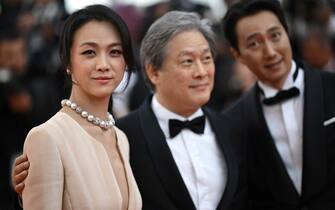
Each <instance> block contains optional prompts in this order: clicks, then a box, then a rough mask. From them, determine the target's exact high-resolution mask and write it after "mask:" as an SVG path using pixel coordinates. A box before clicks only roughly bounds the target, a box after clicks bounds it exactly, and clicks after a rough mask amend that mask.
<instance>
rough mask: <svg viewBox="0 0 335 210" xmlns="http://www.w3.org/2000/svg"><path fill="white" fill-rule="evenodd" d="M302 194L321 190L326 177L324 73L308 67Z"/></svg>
mask: <svg viewBox="0 0 335 210" xmlns="http://www.w3.org/2000/svg"><path fill="white" fill-rule="evenodd" d="M304 72H305V91H304V119H303V121H304V122H303V141H304V142H303V179H302V198H303V199H306V200H308V199H310V197H311V196H312V195H313V194H316V193H318V192H319V191H320V190H321V188H322V186H323V185H324V184H325V182H326V179H327V176H326V175H327V165H326V160H327V157H326V155H327V154H326V152H325V151H326V142H325V139H326V137H325V136H326V135H325V130H324V127H323V120H324V104H323V102H324V99H323V90H322V81H321V75H320V74H319V73H318V72H316V71H312V70H309V69H308V68H305V70H304Z"/></svg>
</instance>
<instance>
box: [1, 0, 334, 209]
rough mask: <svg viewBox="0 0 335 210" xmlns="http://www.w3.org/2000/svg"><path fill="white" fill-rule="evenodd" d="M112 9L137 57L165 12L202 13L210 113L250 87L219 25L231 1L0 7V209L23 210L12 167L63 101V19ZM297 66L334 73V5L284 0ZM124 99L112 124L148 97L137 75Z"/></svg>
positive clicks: (18, 1) (76, 0)
mask: <svg viewBox="0 0 335 210" xmlns="http://www.w3.org/2000/svg"><path fill="white" fill-rule="evenodd" d="M94 3H101V4H105V5H108V6H110V7H112V8H113V9H115V10H116V11H117V12H118V13H119V14H120V15H121V16H122V17H123V18H124V20H125V21H126V23H127V24H128V26H129V29H130V32H131V35H132V38H133V42H134V46H135V55H136V56H135V57H137V58H138V57H139V56H138V50H139V46H140V42H141V39H142V37H143V36H144V33H145V31H146V30H147V28H148V27H149V26H150V24H151V23H152V22H153V21H154V20H156V19H157V18H158V17H160V16H161V15H163V14H164V13H166V12H167V11H170V10H185V11H194V12H197V13H199V14H200V15H201V16H202V17H205V18H208V19H210V20H211V22H212V23H213V28H214V30H215V32H216V33H217V42H218V45H217V46H218V51H219V53H218V56H217V57H216V59H215V64H216V76H215V87H214V90H213V93H212V98H211V101H210V102H209V103H208V106H210V107H212V108H214V109H216V110H223V109H224V108H226V107H227V106H228V105H229V104H231V103H232V102H234V101H235V100H236V99H237V98H239V97H240V96H241V95H242V94H243V93H244V92H245V91H246V90H248V89H249V88H250V87H251V86H252V85H253V83H254V82H255V77H254V76H253V75H252V74H251V73H249V71H248V70H247V69H246V67H245V66H243V65H241V64H240V63H237V62H236V61H234V60H233V58H232V57H231V55H230V54H229V49H228V45H227V43H226V42H225V41H224V40H223V35H222V32H221V30H220V26H219V23H220V19H221V18H222V17H223V15H224V14H225V12H226V8H227V7H229V5H230V4H231V3H233V0H170V1H168V0H100V1H97V0H95V1H93V0H0V118H1V120H0V209H1V210H2V209H4V210H7V209H20V208H19V206H18V203H17V196H16V195H15V193H14V191H13V189H12V186H11V184H10V173H11V166H12V164H13V160H14V159H15V157H16V156H17V155H18V154H20V153H21V152H22V147H23V142H24V139H25V136H26V135H27V133H28V131H29V130H30V129H31V128H32V127H34V126H36V125H38V124H41V123H43V122H45V121H46V120H47V119H48V118H50V117H51V116H52V115H53V114H55V113H56V112H57V111H58V110H59V109H60V101H61V99H63V98H67V97H68V93H69V89H68V88H67V87H66V85H64V84H65V81H64V77H63V76H64V75H63V71H62V69H61V68H62V67H61V65H60V60H59V57H58V39H59V32H60V28H61V26H62V23H63V21H64V20H65V18H66V17H67V16H68V15H69V14H71V13H72V12H73V11H75V10H77V9H79V8H82V7H84V6H86V5H88V4H94ZM281 3H282V6H283V8H284V9H285V12H286V15H287V21H288V23H289V26H290V36H291V40H292V45H293V51H294V56H295V58H296V59H303V60H304V61H305V62H307V63H308V64H310V65H311V66H314V67H315V68H318V69H319V70H320V71H334V69H335V57H334V55H335V54H334V52H335V39H334V38H335V15H334V14H335V13H334V11H335V0H282V1H281ZM138 70H139V71H138V73H136V74H134V75H132V77H131V81H130V84H129V86H128V88H127V90H126V91H125V92H122V93H116V94H114V95H113V101H112V102H111V105H112V106H111V112H112V113H113V114H114V116H115V117H116V118H119V117H121V116H124V115H125V114H127V113H129V112H130V111H132V110H134V109H136V108H137V107H138V106H139V105H140V104H141V103H142V101H143V99H144V98H145V97H146V95H147V94H148V93H149V90H148V89H147V87H146V86H145V83H144V81H143V78H142V75H141V73H140V65H139V64H138Z"/></svg>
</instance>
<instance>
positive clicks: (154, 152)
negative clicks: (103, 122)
mask: <svg viewBox="0 0 335 210" xmlns="http://www.w3.org/2000/svg"><path fill="white" fill-rule="evenodd" d="M151 98H152V96H151V97H149V98H148V99H147V100H146V101H145V102H144V104H143V105H142V106H141V107H140V108H139V109H138V110H137V111H135V112H133V113H131V114H129V115H128V116H126V117H124V118H122V119H120V120H118V121H117V126H118V127H119V128H120V129H121V130H123V131H124V132H125V133H126V135H127V137H128V140H129V145H130V164H131V167H132V170H133V173H134V176H135V179H136V182H137V184H138V187H139V189H140V192H141V196H142V200H143V209H144V210H158V209H159V210H196V208H195V205H194V204H193V201H192V199H191V196H190V194H189V193H188V190H187V188H186V186H185V184H184V182H183V179H182V176H181V175H180V172H179V170H178V168H177V165H176V163H175V161H174V159H173V156H172V154H171V151H170V149H169V146H168V144H167V142H166V139H165V136H164V134H163V132H162V130H161V128H160V126H159V124H158V121H157V118H156V116H155V115H154V113H153V111H152V108H151ZM203 111H204V113H205V115H206V117H207V118H208V119H209V122H210V124H211V127H212V129H213V131H214V133H215V135H216V139H217V141H218V143H219V145H220V148H221V151H222V152H223V154H224V157H225V160H226V163H227V172H228V173H227V176H228V178H227V184H226V188H225V190H224V193H223V195H222V198H221V201H220V203H219V206H218V207H217V209H218V210H242V209H245V208H244V207H245V206H246V202H245V199H246V196H247V195H246V192H247V190H246V189H245V188H244V187H245V186H246V185H245V180H246V177H245V173H243V171H244V170H245V169H244V159H243V158H242V156H240V155H238V154H239V153H241V154H243V152H242V150H243V149H244V145H243V144H239V143H238V142H231V141H232V139H231V138H230V136H229V129H228V128H227V127H226V126H228V124H225V120H224V119H223V118H221V116H220V115H218V114H217V113H214V112H212V111H211V110H209V109H206V108H204V109H203ZM203 152H206V151H203ZM217 179H220V177H217Z"/></svg>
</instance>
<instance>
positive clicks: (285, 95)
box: [259, 64, 300, 105]
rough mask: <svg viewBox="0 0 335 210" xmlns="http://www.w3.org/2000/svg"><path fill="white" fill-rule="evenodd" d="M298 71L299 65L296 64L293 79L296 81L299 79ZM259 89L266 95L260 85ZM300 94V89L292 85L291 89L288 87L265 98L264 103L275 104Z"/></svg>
mask: <svg viewBox="0 0 335 210" xmlns="http://www.w3.org/2000/svg"><path fill="white" fill-rule="evenodd" d="M298 73H299V65H298V64H296V68H295V70H294V73H293V81H295V80H296V79H297V77H298ZM259 90H260V91H261V93H262V94H263V95H264V91H263V90H262V88H260V87H259ZM299 94H300V91H299V89H298V88H296V87H291V88H290V89H287V90H281V91H278V93H277V94H276V95H275V96H273V97H269V98H264V99H263V103H264V104H265V105H275V104H278V103H280V102H283V101H286V100H288V99H291V98H294V97H296V96H299Z"/></svg>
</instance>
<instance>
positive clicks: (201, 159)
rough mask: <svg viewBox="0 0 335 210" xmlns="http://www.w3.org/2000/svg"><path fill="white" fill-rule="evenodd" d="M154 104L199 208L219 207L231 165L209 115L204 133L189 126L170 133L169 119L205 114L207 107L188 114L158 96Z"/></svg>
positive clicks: (153, 101)
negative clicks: (169, 106) (164, 105)
mask: <svg viewBox="0 0 335 210" xmlns="http://www.w3.org/2000/svg"><path fill="white" fill-rule="evenodd" d="M151 106H152V110H153V112H154V114H155V115H156V117H157V119H158V123H159V125H160V127H161V129H162V131H163V133H164V135H165V138H166V141H167V144H168V145H169V148H170V150H171V153H172V156H173V158H174V161H175V162H176V165H177V167H178V169H179V172H180V174H181V176H182V178H183V181H184V183H185V185H186V187H187V190H188V192H189V194H190V196H191V198H192V200H193V203H194V205H195V207H196V209H197V210H214V209H216V207H217V206H218V204H219V202H220V199H221V197H222V194H223V192H224V189H225V185H226V181H227V167H226V161H225V159H224V156H223V154H222V152H221V149H220V148H219V147H220V146H219V145H218V143H217V141H216V138H215V134H214V132H213V130H212V129H211V126H210V124H209V122H208V119H206V122H205V130H204V133H203V134H196V133H194V132H192V131H191V130H189V129H183V130H182V131H181V132H180V133H179V134H178V135H176V136H175V137H174V138H170V134H169V119H177V120H182V121H184V120H192V119H194V118H196V117H199V116H201V115H203V111H202V110H201V109H198V110H197V111H196V112H195V113H194V114H192V115H191V116H190V117H188V118H185V117H183V116H180V115H178V114H176V113H173V112H171V111H169V110H168V109H166V108H165V107H163V106H162V105H161V104H160V103H159V102H158V100H157V99H156V97H155V96H154V97H153V99H152V104H151Z"/></svg>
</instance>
